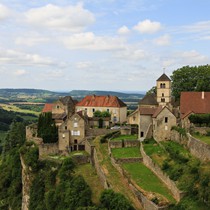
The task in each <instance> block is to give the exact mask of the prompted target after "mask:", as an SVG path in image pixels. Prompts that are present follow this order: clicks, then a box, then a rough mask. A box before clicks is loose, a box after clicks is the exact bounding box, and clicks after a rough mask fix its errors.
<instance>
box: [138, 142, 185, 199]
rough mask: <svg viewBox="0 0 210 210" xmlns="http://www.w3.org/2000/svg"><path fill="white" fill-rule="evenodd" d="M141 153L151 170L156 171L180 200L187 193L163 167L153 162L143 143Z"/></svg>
mask: <svg viewBox="0 0 210 210" xmlns="http://www.w3.org/2000/svg"><path fill="white" fill-rule="evenodd" d="M140 150H141V154H142V157H143V163H144V164H145V165H146V166H147V167H148V168H149V169H150V170H151V171H153V172H154V174H156V175H157V176H158V177H159V178H160V179H161V180H162V182H164V183H165V184H166V186H167V187H168V189H169V190H170V191H171V192H172V194H173V196H174V198H175V199H176V201H180V200H181V198H182V197H183V196H184V195H185V193H184V192H182V191H180V190H179V189H178V188H177V186H176V184H175V182H174V181H172V180H171V179H170V178H169V176H168V175H166V174H165V173H164V172H163V171H162V170H161V169H160V167H159V166H158V165H157V164H155V163H154V162H153V160H152V159H151V158H150V157H149V156H148V155H147V154H146V153H145V151H144V149H143V145H141V148H140Z"/></svg>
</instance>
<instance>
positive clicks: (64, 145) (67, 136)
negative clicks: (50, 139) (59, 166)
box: [58, 112, 89, 151]
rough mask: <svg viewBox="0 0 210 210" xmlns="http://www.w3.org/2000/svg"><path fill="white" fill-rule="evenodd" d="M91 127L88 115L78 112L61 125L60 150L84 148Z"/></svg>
mask: <svg viewBox="0 0 210 210" xmlns="http://www.w3.org/2000/svg"><path fill="white" fill-rule="evenodd" d="M88 129H89V125H88V117H87V116H85V115H83V114H82V112H77V113H74V114H73V115H71V117H69V118H67V119H66V121H65V122H63V123H62V124H61V125H60V126H59V132H58V133H59V141H58V147H59V151H75V150H84V147H85V146H84V145H85V143H84V141H85V137H86V133H87V130H88Z"/></svg>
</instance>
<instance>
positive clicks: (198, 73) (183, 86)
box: [171, 65, 210, 100]
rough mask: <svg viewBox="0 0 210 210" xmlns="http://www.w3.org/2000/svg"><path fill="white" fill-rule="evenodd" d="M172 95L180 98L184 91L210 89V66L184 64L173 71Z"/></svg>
mask: <svg viewBox="0 0 210 210" xmlns="http://www.w3.org/2000/svg"><path fill="white" fill-rule="evenodd" d="M171 79H172V95H173V96H174V97H175V99H176V100H179V99H180V94H181V92H182V91H210V82H209V81H210V66H209V65H204V66H193V67H190V66H184V67H182V68H180V69H177V70H175V71H174V72H173V74H172V76H171Z"/></svg>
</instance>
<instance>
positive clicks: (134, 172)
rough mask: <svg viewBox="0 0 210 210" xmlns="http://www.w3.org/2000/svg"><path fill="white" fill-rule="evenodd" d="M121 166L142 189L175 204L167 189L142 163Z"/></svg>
mask: <svg viewBox="0 0 210 210" xmlns="http://www.w3.org/2000/svg"><path fill="white" fill-rule="evenodd" d="M122 166H123V168H124V169H125V170H126V171H127V172H128V174H129V175H130V176H131V178H132V179H133V180H134V181H135V182H136V184H137V185H139V186H140V187H141V188H142V189H144V190H145V191H148V192H155V193H158V194H161V195H163V196H164V197H166V198H167V199H168V200H169V201H171V202H175V200H174V198H173V196H172V195H171V193H170V191H169V190H168V189H167V187H166V186H165V185H164V184H163V183H162V182H161V181H160V180H159V179H158V177H157V176H155V174H154V173H153V172H152V171H151V170H149V169H148V168H147V167H146V166H145V165H144V164H143V163H125V164H122Z"/></svg>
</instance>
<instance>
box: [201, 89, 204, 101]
mask: <svg viewBox="0 0 210 210" xmlns="http://www.w3.org/2000/svg"><path fill="white" fill-rule="evenodd" d="M201 98H202V99H204V91H202V96H201Z"/></svg>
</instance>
